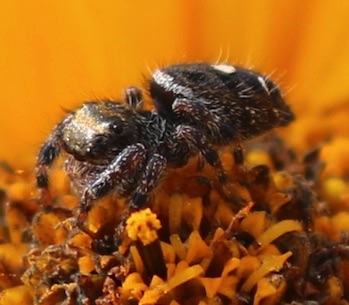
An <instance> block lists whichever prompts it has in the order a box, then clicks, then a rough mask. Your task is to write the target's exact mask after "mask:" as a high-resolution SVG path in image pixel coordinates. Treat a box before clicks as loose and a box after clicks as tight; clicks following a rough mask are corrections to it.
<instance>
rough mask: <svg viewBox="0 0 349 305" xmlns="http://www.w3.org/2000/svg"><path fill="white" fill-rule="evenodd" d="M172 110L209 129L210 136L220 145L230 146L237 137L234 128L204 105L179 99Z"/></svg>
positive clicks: (187, 119)
mask: <svg viewBox="0 0 349 305" xmlns="http://www.w3.org/2000/svg"><path fill="white" fill-rule="evenodd" d="M172 109H173V111H174V112H175V113H176V114H177V115H179V116H180V117H183V118H184V119H185V120H186V121H189V122H191V123H193V124H194V125H197V126H203V127H205V128H207V129H208V132H209V134H210V136H212V137H213V138H214V140H216V141H217V142H219V143H220V144H228V143H229V142H231V141H232V140H233V138H234V136H235V130H234V127H233V126H231V125H228V124H226V123H223V122H222V119H221V118H220V117H219V116H218V115H217V114H215V113H213V112H212V111H210V110H209V109H207V108H206V106H205V105H204V104H203V103H200V102H193V101H191V100H188V99H186V98H177V99H176V100H175V101H174V103H173V104H172Z"/></svg>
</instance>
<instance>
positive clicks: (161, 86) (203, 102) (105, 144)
mask: <svg viewBox="0 0 349 305" xmlns="http://www.w3.org/2000/svg"><path fill="white" fill-rule="evenodd" d="M149 93H150V97H151V98H152V100H153V101H154V104H155V110H154V111H147V110H144V109H143V102H142V101H143V99H142V92H141V90H140V89H139V88H136V87H130V88H128V89H126V90H125V98H124V102H122V103H120V102H116V101H110V100H106V101H92V102H86V103H84V104H83V105H82V106H81V107H80V108H78V109H77V110H75V111H73V112H71V113H69V114H68V115H67V116H66V117H65V118H64V119H63V120H62V122H60V123H59V124H58V125H57V126H56V127H55V128H54V129H53V131H52V133H51V135H50V136H49V138H48V139H47V141H46V142H45V143H44V145H43V146H42V147H41V150H40V153H39V156H38V159H37V185H38V187H39V189H41V191H42V192H43V193H46V194H49V192H48V187H49V183H48V168H49V167H50V166H51V165H52V164H53V162H54V161H55V159H56V158H57V157H58V155H59V154H60V153H61V152H65V153H67V154H66V156H67V157H66V164H65V167H66V171H67V173H68V174H69V176H70V178H71V180H72V183H73V186H74V188H75V190H76V191H77V193H78V195H79V196H80V199H81V202H80V210H79V213H86V212H87V211H88V210H89V209H90V208H91V205H92V204H93V201H94V200H96V199H98V198H101V197H103V196H105V195H106V194H108V193H110V192H111V191H115V192H116V193H118V194H119V195H122V196H126V197H128V198H129V204H130V207H132V208H136V209H138V208H142V207H144V206H145V205H146V204H147V202H148V199H149V196H150V194H151V193H152V191H153V190H154V188H155V187H156V186H157V185H159V182H160V181H161V179H162V178H163V177H164V175H165V173H166V168H167V167H170V166H171V167H182V166H184V165H185V164H186V163H187V162H188V160H189V158H191V157H193V156H195V155H197V154H201V156H203V158H204V160H205V161H206V162H207V163H208V164H209V165H211V166H212V167H214V168H215V170H216V173H217V178H218V181H219V183H220V184H227V183H228V179H227V175H226V173H225V171H224V169H223V167H222V164H221V160H220V158H219V156H218V153H217V151H216V148H219V147H222V146H225V145H228V144H232V143H235V144H236V143H240V142H242V141H244V140H246V139H249V138H252V137H255V136H258V135H261V134H263V133H265V132H267V131H269V130H270V129H272V128H274V127H278V126H286V125H288V124H289V123H290V122H291V121H292V120H293V119H294V115H293V113H292V111H291V109H290V108H289V106H288V105H287V104H286V103H285V102H284V99H283V98H282V95H281V93H280V91H279V89H278V87H277V86H276V85H275V84H274V83H273V82H272V81H271V80H270V79H269V78H267V77H265V76H262V75H260V74H258V73H255V72H253V71H250V70H246V69H243V68H238V67H235V66H231V65H226V64H218V65H210V64H206V63H195V64H178V65H171V66H168V67H165V68H162V69H158V70H156V71H155V72H154V73H153V74H152V77H151V79H150V81H149Z"/></svg>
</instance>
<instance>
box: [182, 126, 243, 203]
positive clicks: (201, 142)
mask: <svg viewBox="0 0 349 305" xmlns="http://www.w3.org/2000/svg"><path fill="white" fill-rule="evenodd" d="M176 137H177V138H178V139H179V140H182V141H183V140H184V141H186V142H187V143H188V144H189V145H191V146H192V147H194V148H195V149H196V150H197V151H198V152H200V153H201V154H202V155H203V157H204V158H205V160H206V162H207V163H208V164H210V165H211V166H212V167H213V168H214V169H215V171H216V176H217V180H218V189H219V190H220V191H221V193H222V195H223V196H224V197H225V198H226V199H227V200H229V201H231V202H232V203H234V204H236V205H240V204H241V203H242V202H241V201H242V200H243V199H242V198H240V196H238V194H237V192H236V187H234V185H233V184H232V183H231V181H230V180H229V177H228V176H227V174H226V172H225V170H224V168H223V165H222V162H221V160H220V158H219V155H218V153H217V151H216V150H215V149H214V148H213V147H212V145H211V144H210V143H209V142H208V141H207V139H206V137H205V136H204V135H203V134H202V133H201V132H200V131H199V130H197V129H196V128H194V127H192V126H188V125H179V126H178V127H177V134H176Z"/></svg>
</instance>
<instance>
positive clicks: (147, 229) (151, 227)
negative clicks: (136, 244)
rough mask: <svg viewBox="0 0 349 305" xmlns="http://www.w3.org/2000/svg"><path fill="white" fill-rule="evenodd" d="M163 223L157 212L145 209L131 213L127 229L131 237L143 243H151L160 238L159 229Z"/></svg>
mask: <svg viewBox="0 0 349 305" xmlns="http://www.w3.org/2000/svg"><path fill="white" fill-rule="evenodd" d="M160 228H161V223H160V221H159V219H158V218H157V216H156V214H154V213H152V212H151V210H150V209H149V208H148V209H145V210H141V211H139V212H135V213H133V214H131V216H130V217H129V218H128V219H127V222H126V231H127V235H128V236H129V238H131V239H132V240H139V241H141V242H142V243H143V245H149V244H151V243H152V242H154V241H155V240H156V239H157V238H158V234H157V231H158V230H159V229H160Z"/></svg>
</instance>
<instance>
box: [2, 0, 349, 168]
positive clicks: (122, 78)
mask: <svg viewBox="0 0 349 305" xmlns="http://www.w3.org/2000/svg"><path fill="white" fill-rule="evenodd" d="M348 16H349V1H344V0H343V1H339V0H338V1H337V0H336V1H317V0H309V1H302V0H298V1H297V0H284V1H278V0H266V1H261V0H250V1H243V0H221V1H209V0H201V1H185V0H179V1H160V0H154V1H117V0H103V1H96V0H74V1H72V0H51V1H46V0H33V1H26V0H11V1H2V3H1V9H0V42H1V47H0V71H1V73H0V103H1V111H0V116H1V118H0V160H5V161H9V162H10V163H14V162H16V163H15V164H16V167H21V166H23V167H25V166H26V165H28V164H31V163H32V162H33V160H34V156H35V152H36V151H37V150H38V148H39V145H40V143H41V142H42V141H43V140H44V139H45V138H46V137H47V136H48V135H49V133H50V131H51V129H52V127H53V126H54V125H55V124H56V123H57V122H59V120H60V119H61V118H62V117H63V116H64V111H63V109H72V108H74V107H76V106H78V105H79V104H81V103H82V102H83V101H86V100H91V99H98V98H106V97H107V98H120V97H121V95H122V89H123V88H125V87H127V86H129V85H143V84H144V77H145V76H148V75H149V69H150V70H151V69H154V68H155V67H157V66H161V65H167V64H171V63H178V62H184V61H186V62H192V61H211V62H215V61H217V60H221V61H227V62H230V63H237V64H239V65H243V66H247V67H252V68H254V69H256V70H259V71H261V72H263V73H266V74H272V78H273V79H275V80H276V81H278V82H279V83H280V86H281V88H282V89H283V90H284V91H285V92H286V98H287V100H288V101H289V102H290V104H291V105H292V106H293V109H294V110H295V112H296V113H297V116H298V117H299V118H300V119H299V120H298V122H296V123H295V127H292V128H293V129H294V130H298V132H300V134H299V137H300V138H304V137H303V136H302V135H301V133H302V132H303V127H304V126H303V125H302V118H303V117H311V118H312V119H313V120H315V121H314V122H313V124H314V125H317V124H319V125H323V124H324V114H326V113H327V112H331V111H333V109H337V108H338V109H340V112H341V116H340V118H341V119H340V120H339V121H337V122H336V124H341V122H343V123H344V124H342V125H349V124H345V123H347V122H348V119H349V115H348V113H349V111H348V109H349V106H348V105H349V103H348V102H349V55H348V54H349V21H348ZM297 124H299V125H298V127H297ZM343 128H344V130H345V132H344V135H348V134H349V131H348V130H346V129H348V128H349V127H343ZM322 132H323V131H322ZM305 139H306V138H305ZM295 141H296V140H295Z"/></svg>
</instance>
